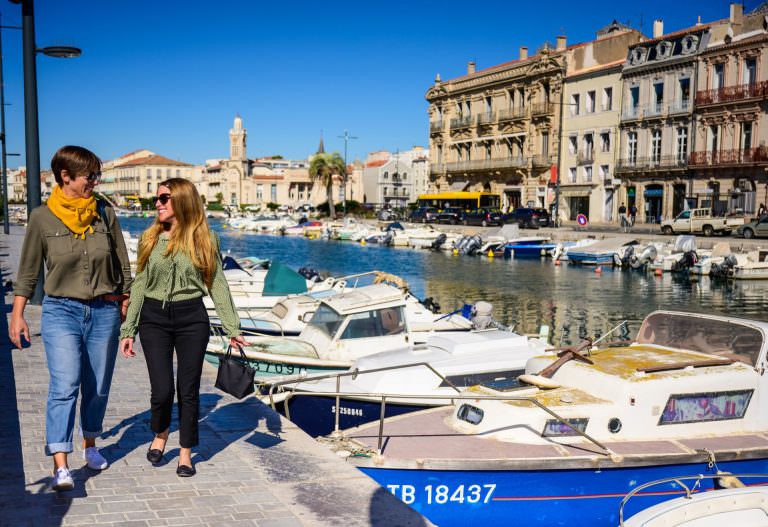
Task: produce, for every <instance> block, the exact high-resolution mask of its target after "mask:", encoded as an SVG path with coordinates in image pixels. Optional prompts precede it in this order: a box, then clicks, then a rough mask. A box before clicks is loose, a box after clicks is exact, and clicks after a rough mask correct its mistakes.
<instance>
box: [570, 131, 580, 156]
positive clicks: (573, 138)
mask: <svg viewBox="0 0 768 527" xmlns="http://www.w3.org/2000/svg"><path fill="white" fill-rule="evenodd" d="M577 141H578V138H577V136H575V135H570V136H568V152H569V153H570V154H571V155H576V142H577Z"/></svg>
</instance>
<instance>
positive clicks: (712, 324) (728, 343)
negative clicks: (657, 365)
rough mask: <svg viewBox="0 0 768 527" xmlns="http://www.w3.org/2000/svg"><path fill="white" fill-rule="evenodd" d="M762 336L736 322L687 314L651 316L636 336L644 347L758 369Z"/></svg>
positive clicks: (753, 328)
mask: <svg viewBox="0 0 768 527" xmlns="http://www.w3.org/2000/svg"><path fill="white" fill-rule="evenodd" d="M763 340H764V336H763V332H762V331H760V330H759V329H757V328H755V327H753V326H749V325H747V324H742V323H739V322H737V321H734V320H733V319H719V318H710V317H705V316H697V315H691V314H684V313H669V312H658V313H652V314H651V315H649V316H648V317H646V319H645V320H644V321H643V325H642V326H641V327H640V331H639V332H638V335H637V342H639V343H641V344H655V345H657V346H664V347H668V348H677V349H684V350H690V351H698V352H701V353H708V354H713V355H720V356H722V357H724V358H729V359H733V360H737V361H741V362H744V363H746V364H749V365H750V366H753V367H754V366H757V361H758V359H759V358H760V350H761V349H762V348H763Z"/></svg>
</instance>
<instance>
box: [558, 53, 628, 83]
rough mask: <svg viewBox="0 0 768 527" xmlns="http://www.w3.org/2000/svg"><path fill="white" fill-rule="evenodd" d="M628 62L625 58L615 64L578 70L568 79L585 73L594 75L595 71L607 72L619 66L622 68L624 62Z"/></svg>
mask: <svg viewBox="0 0 768 527" xmlns="http://www.w3.org/2000/svg"><path fill="white" fill-rule="evenodd" d="M626 60H627V59H625V58H621V59H618V60H614V61H613V62H609V63H607V64H598V65H596V66H591V67H589V68H582V69H580V70H576V71H572V72H570V73H569V74H568V75H567V77H568V78H570V77H576V76H578V75H584V74H585V73H592V72H595V71H600V70H607V69H611V68H615V67H617V66H621V65H622V64H624V62H626Z"/></svg>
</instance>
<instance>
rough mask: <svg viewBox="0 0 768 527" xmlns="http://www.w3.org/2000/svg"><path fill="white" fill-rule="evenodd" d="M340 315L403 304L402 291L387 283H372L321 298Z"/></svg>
mask: <svg viewBox="0 0 768 527" xmlns="http://www.w3.org/2000/svg"><path fill="white" fill-rule="evenodd" d="M323 303H324V304H327V305H329V306H330V307H331V308H333V310H334V311H336V312H337V313H339V314H340V315H346V314H349V313H358V312H361V311H370V310H372V309H380V308H384V307H396V306H402V305H405V300H404V298H403V293H402V292H401V291H400V290H399V289H398V288H396V287H394V286H391V285H389V284H373V285H366V286H362V287H356V288H354V289H349V290H347V291H345V292H343V293H341V294H339V295H336V296H333V297H331V298H327V299H324V300H323Z"/></svg>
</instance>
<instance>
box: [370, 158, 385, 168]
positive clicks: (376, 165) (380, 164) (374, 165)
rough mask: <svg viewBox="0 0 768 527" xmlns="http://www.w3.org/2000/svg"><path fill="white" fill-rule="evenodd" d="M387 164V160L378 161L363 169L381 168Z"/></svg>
mask: <svg viewBox="0 0 768 527" xmlns="http://www.w3.org/2000/svg"><path fill="white" fill-rule="evenodd" d="M387 163H389V159H380V160H378V161H371V162H369V163H366V164H365V168H376V167H381V166H384V165H386V164H387Z"/></svg>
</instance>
